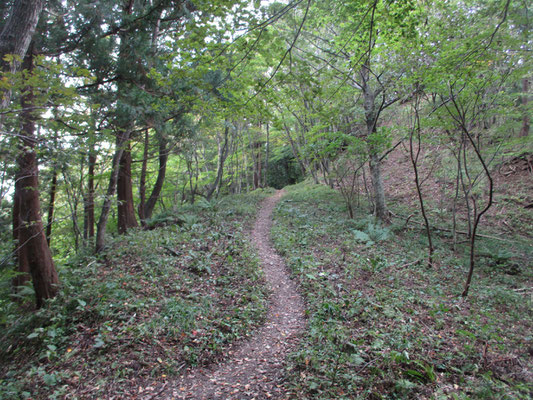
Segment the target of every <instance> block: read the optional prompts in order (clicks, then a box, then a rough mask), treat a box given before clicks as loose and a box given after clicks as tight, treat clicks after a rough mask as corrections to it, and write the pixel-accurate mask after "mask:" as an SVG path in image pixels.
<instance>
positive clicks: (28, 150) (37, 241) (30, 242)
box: [17, 53, 59, 307]
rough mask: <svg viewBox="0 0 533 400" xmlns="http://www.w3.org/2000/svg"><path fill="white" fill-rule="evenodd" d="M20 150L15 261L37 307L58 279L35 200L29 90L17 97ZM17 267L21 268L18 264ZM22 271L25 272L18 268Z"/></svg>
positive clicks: (30, 62) (36, 188) (51, 293)
mask: <svg viewBox="0 0 533 400" xmlns="http://www.w3.org/2000/svg"><path fill="white" fill-rule="evenodd" d="M24 64H25V65H24V68H25V69H27V70H28V71H31V70H32V67H33V57H32V55H31V53H30V55H29V56H27V57H26V58H25V61H24ZM21 105H22V108H23V109H25V110H26V111H23V112H22V113H21V118H22V132H21V138H22V139H21V141H22V143H21V145H22V149H21V152H20V154H19V156H18V158H17V166H18V171H19V177H20V178H19V180H18V183H19V185H20V186H19V188H20V194H19V196H20V197H19V204H18V207H19V210H18V221H17V230H18V243H19V249H20V250H19V260H27V263H28V266H29V270H30V274H31V277H32V281H33V287H34V289H35V297H36V302H37V307H41V306H42V305H43V302H44V300H45V299H49V298H52V297H54V296H55V295H56V293H57V285H58V283H59V279H58V276H57V271H56V269H55V266H54V262H53V260H52V254H51V253H50V248H49V247H48V243H47V242H46V236H45V234H44V227H43V223H42V220H41V214H40V212H41V203H40V201H39V180H38V167H37V155H36V153H35V143H36V138H35V116H34V115H33V114H32V112H31V111H29V108H31V106H32V105H33V93H32V91H31V89H28V90H27V92H26V94H25V95H24V96H23V97H22V100H21ZM20 268H21V269H22V268H25V266H24V265H20ZM21 272H25V271H21Z"/></svg>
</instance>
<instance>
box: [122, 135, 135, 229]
mask: <svg viewBox="0 0 533 400" xmlns="http://www.w3.org/2000/svg"><path fill="white" fill-rule="evenodd" d="M117 200H118V223H117V225H118V232H119V233H125V232H126V231H127V230H128V229H130V228H135V227H137V226H139V225H138V224H137V219H136V218H135V207H134V206H133V188H132V184H131V152H130V146H129V143H128V144H127V145H126V148H125V149H124V151H123V152H122V157H121V158H120V164H119V171H118V180H117Z"/></svg>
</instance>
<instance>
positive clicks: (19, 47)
mask: <svg viewBox="0 0 533 400" xmlns="http://www.w3.org/2000/svg"><path fill="white" fill-rule="evenodd" d="M43 4H44V0H15V1H14V2H13V5H12V6H11V13H10V15H9V18H8V20H7V21H6V24H5V25H4V27H3V29H2V32H1V33H0V69H1V70H2V71H5V72H7V71H9V72H16V71H17V70H18V69H19V63H18V62H17V61H16V60H15V61H13V62H12V63H11V64H8V63H6V62H5V61H4V57H5V56H6V55H7V54H14V55H16V56H18V57H20V59H24V57H25V55H26V52H27V51H28V47H29V46H30V42H31V38H32V37H33V34H34V33H35V28H36V27H37V22H39V16H40V15H41V11H42V9H43ZM10 97H11V95H10V93H9V92H5V91H1V92H0V109H2V108H5V107H7V104H8V103H9V101H10Z"/></svg>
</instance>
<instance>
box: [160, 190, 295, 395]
mask: <svg viewBox="0 0 533 400" xmlns="http://www.w3.org/2000/svg"><path fill="white" fill-rule="evenodd" d="M282 196H283V191H278V192H277V193H276V194H275V195H273V196H271V197H269V198H267V199H265V200H264V201H263V203H262V204H261V207H260V210H259V212H258V215H257V219H256V222H255V225H254V228H253V231H252V235H251V240H252V243H253V245H254V246H255V247H256V249H257V252H258V255H259V258H260V260H261V265H262V268H263V271H264V274H265V278H266V281H267V283H268V285H269V286H270V288H271V291H272V294H271V296H270V299H269V300H270V307H269V311H268V314H267V318H266V321H265V323H264V325H262V326H261V327H260V328H258V329H257V330H256V331H255V332H254V335H253V336H252V337H250V338H249V339H248V340H246V341H243V342H239V343H237V344H236V345H235V346H234V347H233V348H230V349H229V351H228V352H227V358H226V359H224V360H223V361H222V362H221V363H220V364H217V365H214V366H212V367H211V368H206V369H193V370H191V371H189V372H188V373H187V374H185V375H184V376H182V377H180V379H178V380H177V381H176V382H175V383H174V384H173V385H172V386H171V387H169V388H167V390H166V391H165V392H163V393H161V394H160V395H159V396H158V397H157V398H162V399H163V398H166V399H172V398H174V399H187V400H200V399H201V400H215V399H217V400H222V399H224V400H229V399H235V400H237V399H239V400H240V399H255V400H260V399H287V398H289V397H290V394H289V393H286V392H285V389H284V388H283V385H282V383H283V380H284V371H285V368H284V367H285V362H286V357H287V355H288V354H289V353H290V352H291V351H293V349H294V348H295V346H296V344H297V342H298V337H299V335H300V333H301V331H302V329H303V328H304V326H305V318H304V305H303V301H302V298H301V297H300V295H299V294H298V290H297V288H296V285H295V284H294V282H293V281H292V280H291V279H290V277H289V273H288V271H287V268H286V266H285V263H284V262H283V260H282V258H281V257H280V256H279V255H278V254H277V253H276V252H275V250H274V249H273V248H272V247H271V244H270V229H271V227H272V211H273V209H274V207H275V205H276V203H277V202H278V201H279V200H280V199H281V197H282Z"/></svg>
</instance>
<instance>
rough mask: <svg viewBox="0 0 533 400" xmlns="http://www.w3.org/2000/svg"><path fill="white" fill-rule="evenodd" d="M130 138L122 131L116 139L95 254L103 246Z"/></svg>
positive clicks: (99, 222)
mask: <svg viewBox="0 0 533 400" xmlns="http://www.w3.org/2000/svg"><path fill="white" fill-rule="evenodd" d="M129 138H130V131H124V132H122V134H121V135H120V136H119V138H118V139H117V147H116V150H115V154H114V155H113V162H112V170H111V176H110V177H109V183H108V185H107V191H106V195H105V198H104V203H103V204H102V212H101V214H100V218H99V219H98V225H97V227H96V248H95V250H96V252H97V253H99V252H101V251H102V250H103V249H104V246H105V234H106V229H107V220H108V218H109V211H110V210H111V201H112V199H113V196H114V195H115V191H116V188H117V179H118V170H119V164H120V160H121V158H122V153H123V152H124V145H125V144H126V142H127V141H128V140H129Z"/></svg>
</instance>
